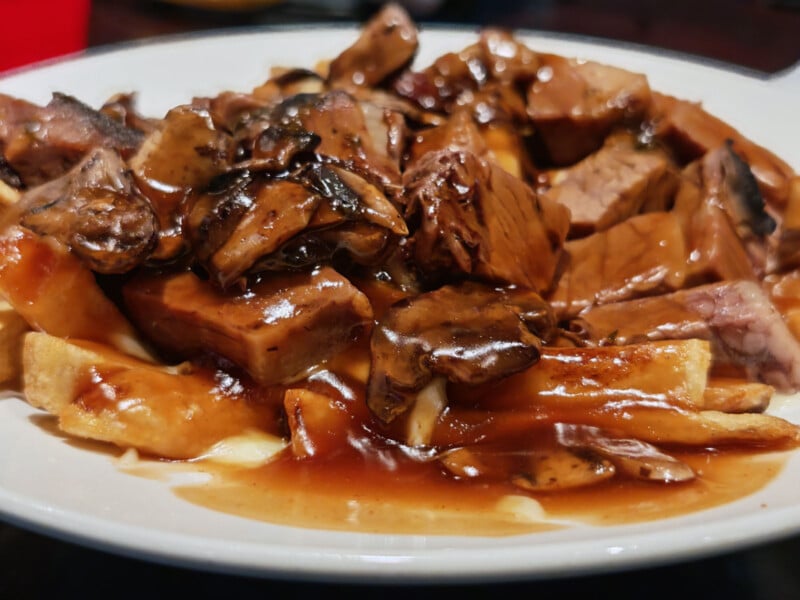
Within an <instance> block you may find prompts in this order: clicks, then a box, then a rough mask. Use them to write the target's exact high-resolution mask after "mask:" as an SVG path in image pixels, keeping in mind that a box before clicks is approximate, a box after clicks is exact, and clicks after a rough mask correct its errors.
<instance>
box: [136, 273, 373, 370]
mask: <svg viewBox="0 0 800 600" xmlns="http://www.w3.org/2000/svg"><path fill="white" fill-rule="evenodd" d="M123 294H124V298H125V305H126V306H127V308H128V310H129V312H130V314H131V317H132V319H133V321H134V323H135V324H136V325H137V326H138V327H139V329H140V331H141V332H142V333H143V334H144V335H145V336H146V337H148V338H150V339H151V340H152V341H153V343H154V344H155V345H156V346H157V347H159V348H161V349H162V350H163V351H166V352H168V353H171V354H174V355H175V356H176V357H178V358H190V357H193V356H198V355H202V354H206V353H211V354H216V355H219V356H222V357H224V358H226V359H228V360H230V361H232V362H233V363H235V364H237V365H239V366H240V367H242V368H243V369H244V370H246V371H247V372H248V373H249V374H250V375H251V376H252V377H253V378H254V379H255V380H256V381H258V382H259V383H262V384H264V385H270V384H275V383H281V382H286V381H289V380H291V379H292V378H295V377H297V376H298V375H300V374H301V373H303V372H304V371H305V370H307V369H309V368H311V367H313V366H314V365H316V364H318V363H319V362H320V361H323V360H325V359H326V358H330V357H331V356H333V355H334V354H336V353H338V352H340V351H342V350H343V349H344V348H346V347H347V346H348V345H350V344H351V343H352V342H353V341H354V340H355V338H356V337H357V336H358V335H359V333H361V332H362V331H363V330H364V328H365V327H367V325H368V324H369V322H370V321H371V319H372V310H371V308H370V304H369V301H368V300H367V298H366V296H364V295H363V294H362V293H361V292H359V291H358V290H357V289H356V288H355V287H354V286H353V285H352V284H351V283H350V282H349V281H348V280H347V279H345V278H344V277H342V276H341V275H339V274H338V273H336V271H334V270H333V269H331V268H328V267H325V268H321V269H319V270H317V271H314V272H311V273H294V274H286V273H281V274H276V275H274V276H271V277H266V278H263V279H262V280H261V281H260V282H259V283H257V284H255V285H253V286H252V287H251V288H250V289H248V290H247V291H245V292H235V293H234V292H222V291H220V290H219V289H218V288H217V287H216V286H214V285H212V284H211V283H210V282H208V281H204V280H202V279H200V278H198V277H197V276H196V275H194V274H193V273H191V272H183V273H177V274H166V275H162V274H152V273H145V274H141V275H139V276H137V277H136V278H134V279H132V280H131V281H130V282H128V283H127V284H126V285H125V286H124V289H123Z"/></svg>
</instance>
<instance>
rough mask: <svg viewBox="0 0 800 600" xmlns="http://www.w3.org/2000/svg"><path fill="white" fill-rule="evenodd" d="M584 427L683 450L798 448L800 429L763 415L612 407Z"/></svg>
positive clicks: (594, 414)
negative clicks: (610, 430)
mask: <svg viewBox="0 0 800 600" xmlns="http://www.w3.org/2000/svg"><path fill="white" fill-rule="evenodd" d="M609 416H612V419H611V420H609V419H608V417H609ZM584 422H585V423H587V424H597V425H601V424H605V425H606V426H609V424H611V426H612V427H613V426H616V427H617V428H619V429H620V430H621V431H624V432H625V434H626V435H628V436H630V437H634V438H636V439H639V440H642V441H646V442H652V443H654V444H676V445H683V446H725V445H743V446H747V445H764V446H796V445H798V444H800V427H798V426H797V425H794V424H793V423H790V422H789V421H786V420H784V419H781V418H778V417H774V416H771V415H765V414H756V413H742V414H729V413H724V412H720V411H716V410H701V411H691V410H681V409H664V408H642V407H634V406H617V407H613V408H612V409H611V410H610V411H608V413H606V414H601V413H600V411H593V412H592V413H590V414H588V415H587V416H586V418H585V419H584ZM593 422H594V423H593Z"/></svg>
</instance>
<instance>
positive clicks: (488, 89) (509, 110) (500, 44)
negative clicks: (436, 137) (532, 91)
mask: <svg viewBox="0 0 800 600" xmlns="http://www.w3.org/2000/svg"><path fill="white" fill-rule="evenodd" d="M538 67H539V56H538V55H537V54H536V53H535V52H533V51H532V50H530V49H529V48H527V47H526V46H525V45H524V44H522V43H520V42H519V41H518V40H516V39H515V38H514V37H513V36H512V35H511V34H510V33H508V32H505V31H502V30H499V29H487V30H485V31H483V32H482V33H481V38H480V41H479V42H478V43H477V44H473V45H471V46H468V47H466V48H464V49H463V50H462V51H461V52H457V53H454V52H451V53H448V54H443V55H442V56H440V57H439V58H437V59H436V61H434V63H433V64H432V65H430V66H429V67H427V68H426V69H423V70H422V71H419V72H412V71H406V72H405V73H403V74H402V75H401V76H400V77H398V78H397V80H396V81H395V82H394V90H395V92H396V93H397V94H398V95H400V96H402V97H404V98H408V99H409V100H412V101H414V102H416V103H417V105H419V106H420V107H421V108H423V109H424V110H434V111H439V112H451V111H453V110H454V109H456V108H457V107H462V106H471V107H472V108H473V110H474V111H475V113H476V116H479V115H480V114H481V113H482V112H483V113H485V111H487V110H489V111H491V112H492V113H502V114H504V115H506V116H509V117H510V116H514V117H520V116H522V115H523V114H524V113H523V111H524V107H523V106H522V104H521V97H520V96H519V94H518V93H517V92H516V87H517V86H524V85H526V84H528V83H530V82H531V81H533V79H535V77H536V73H537V69H538ZM479 120H481V119H479ZM483 122H486V121H485V120H484V121H483Z"/></svg>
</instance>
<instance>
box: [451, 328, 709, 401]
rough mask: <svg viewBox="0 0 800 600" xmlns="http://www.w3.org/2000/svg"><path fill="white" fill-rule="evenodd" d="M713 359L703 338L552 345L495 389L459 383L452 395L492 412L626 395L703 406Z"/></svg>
mask: <svg viewBox="0 0 800 600" xmlns="http://www.w3.org/2000/svg"><path fill="white" fill-rule="evenodd" d="M710 363H711V351H710V347H709V344H708V342H705V341H701V340H677V341H665V342H650V343H644V344H634V345H629V346H606V347H600V348H557V347H548V348H543V349H542V356H541V358H540V360H539V362H538V363H537V364H535V365H534V366H533V367H531V368H529V369H527V370H525V371H524V372H522V373H519V374H517V375H514V376H512V377H509V378H507V379H506V380H505V381H503V382H502V383H500V384H499V385H494V386H491V388H489V387H479V388H475V389H474V390H469V389H467V388H465V387H464V388H462V387H459V388H458V389H457V390H454V392H453V394H452V395H451V398H452V399H455V398H456V396H458V398H459V401H461V400H463V401H466V402H467V403H476V404H478V405H480V406H485V407H486V408H489V409H492V410H500V409H525V408H536V407H539V408H543V407H556V408H559V407H567V408H568V407H576V408H577V407H584V408H590V407H596V406H601V405H603V404H605V403H607V402H613V401H618V400H622V399H636V400H641V401H649V402H651V403H665V404H668V405H673V406H684V407H697V408H702V407H703V405H704V404H703V403H704V400H703V393H704V391H705V387H706V380H707V373H708V368H709V365H710ZM481 397H483V398H485V400H481Z"/></svg>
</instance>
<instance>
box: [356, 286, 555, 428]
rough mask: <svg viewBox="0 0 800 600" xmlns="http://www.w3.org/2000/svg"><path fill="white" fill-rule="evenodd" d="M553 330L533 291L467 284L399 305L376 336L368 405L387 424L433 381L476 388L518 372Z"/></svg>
mask: <svg viewBox="0 0 800 600" xmlns="http://www.w3.org/2000/svg"><path fill="white" fill-rule="evenodd" d="M554 330H555V320H554V318H553V315H552V313H551V311H550V309H549V307H548V306H547V303H546V302H544V301H543V300H542V299H541V297H540V296H539V295H538V294H536V293H535V292H532V291H529V290H521V289H509V290H502V289H492V288H489V287H485V286H482V285H480V284H477V283H474V282H467V283H463V284H460V285H458V286H445V287H443V288H440V289H438V290H436V291H434V292H428V293H425V294H421V295H419V296H416V297H414V298H411V299H409V300H404V301H401V302H400V303H398V304H396V305H394V306H393V307H392V308H390V309H389V310H388V311H387V312H386V314H385V315H384V317H383V318H382V319H381V321H380V322H379V323H378V324H377V325H376V327H375V328H374V329H373V331H372V337H371V339H370V352H371V356H372V362H371V367H370V375H369V381H368V383H367V404H368V406H369V408H370V410H372V412H373V413H374V414H375V415H376V416H377V417H378V418H379V419H380V420H382V421H384V422H390V421H392V420H394V419H395V418H396V417H398V416H399V415H401V414H402V413H403V412H405V411H406V410H407V409H408V408H409V407H410V406H411V405H412V404H413V402H414V399H415V397H416V393H417V392H419V391H420V390H421V389H422V388H423V387H424V386H425V385H426V384H427V383H429V382H430V381H431V380H432V379H433V377H435V376H441V377H446V378H447V379H448V380H449V381H453V382H460V383H468V384H479V383H484V382H487V381H494V380H497V379H500V378H502V377H505V376H507V375H510V374H512V373H516V372H518V371H521V370H523V369H525V368H527V367H529V366H530V365H532V364H534V363H535V362H536V361H537V360H538V359H539V353H540V348H541V344H542V340H543V339H544V340H547V339H549V338H550V337H551V336H552V335H553V332H554Z"/></svg>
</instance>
